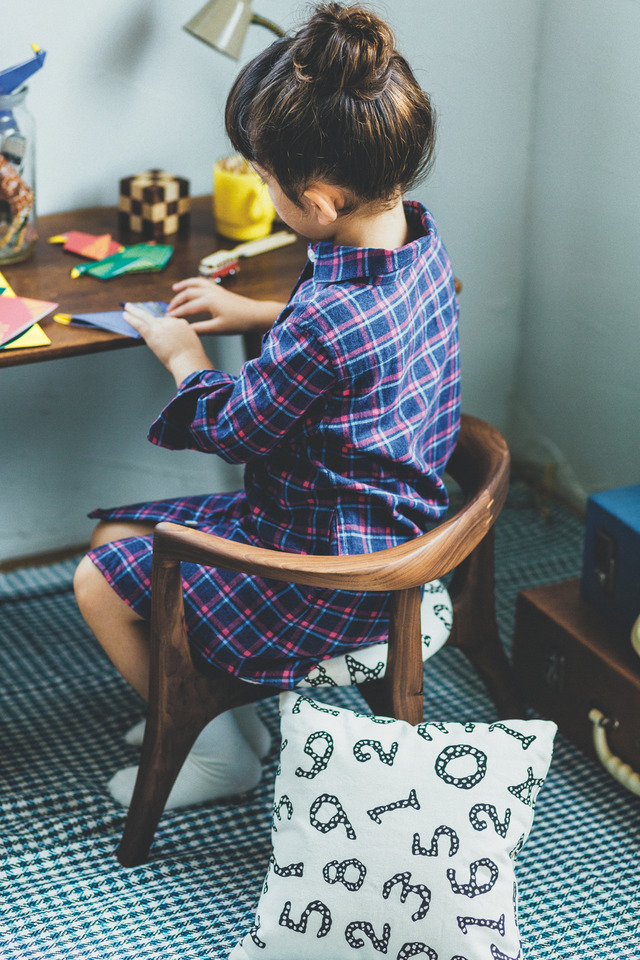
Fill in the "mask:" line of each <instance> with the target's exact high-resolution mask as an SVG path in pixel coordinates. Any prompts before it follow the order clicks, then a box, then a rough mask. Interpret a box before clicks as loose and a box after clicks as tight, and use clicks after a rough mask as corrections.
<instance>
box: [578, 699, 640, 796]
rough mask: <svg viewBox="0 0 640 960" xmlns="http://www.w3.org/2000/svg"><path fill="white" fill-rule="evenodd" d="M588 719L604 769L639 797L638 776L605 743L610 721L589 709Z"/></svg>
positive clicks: (639, 784) (598, 712) (639, 783)
mask: <svg viewBox="0 0 640 960" xmlns="http://www.w3.org/2000/svg"><path fill="white" fill-rule="evenodd" d="M589 720H591V723H592V724H593V746H594V749H595V751H596V754H597V755H598V759H599V760H600V763H601V764H602V766H603V767H604V768H605V770H606V771H607V772H608V773H610V774H611V776H612V777H613V778H614V780H617V781H618V783H621V784H622V786H623V787H626V788H627V790H630V791H631V793H634V794H635V795H636V796H637V797H640V776H638V774H637V773H636V772H635V770H633V769H632V768H631V767H630V766H629V764H628V763H623V761H622V760H621V759H620V757H616V756H615V754H613V753H611V750H610V749H609V744H608V743H607V730H606V728H607V726H608V725H609V723H610V721H608V720H607V718H606V717H605V716H604V714H602V713H600V711H599V710H596V709H595V707H594V709H593V710H590V711H589Z"/></svg>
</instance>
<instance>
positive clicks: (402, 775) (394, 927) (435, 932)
mask: <svg viewBox="0 0 640 960" xmlns="http://www.w3.org/2000/svg"><path fill="white" fill-rule="evenodd" d="M280 713H281V722H282V746H281V760H280V769H279V771H278V774H277V776H276V782H275V802H274V807H273V829H272V842H273V853H272V856H271V860H270V863H269V868H268V871H267V876H266V879H265V882H264V887H263V890H262V894H261V897H260V902H259V904H258V908H257V913H256V918H255V923H254V925H253V927H252V929H251V930H250V932H249V933H248V934H247V936H246V937H245V938H244V940H243V942H242V943H240V944H238V945H237V946H236V947H235V948H234V950H233V951H232V952H231V954H230V960H343V958H349V960H351V958H353V960H372V958H376V957H378V956H380V957H381V958H382V957H388V958H391V960H409V958H413V957H416V958H419V960H516V958H520V957H521V947H520V935H519V931H518V922H517V887H516V879H515V874H514V869H513V860H514V859H515V857H516V855H517V853H518V852H519V851H520V849H521V848H522V845H523V844H524V842H525V840H526V838H527V836H528V834H529V830H530V829H531V824H532V821H533V811H534V803H535V799H536V795H537V793H538V791H539V789H540V787H541V785H542V783H543V781H544V779H545V776H546V774H547V771H548V769H549V764H550V762H551V756H552V749H553V738H554V736H555V733H556V726H555V724H553V723H551V722H549V721H545V720H508V721H504V722H496V723H430V722H425V723H421V724H420V725H419V726H417V727H412V726H410V725H409V724H407V723H404V722H403V721H399V720H387V719H384V718H381V717H371V716H365V715H362V714H357V713H353V712H351V711H349V710H344V709H340V708H337V707H332V706H327V705H324V704H320V703H317V702H315V701H313V700H311V699H309V698H308V697H306V696H301V695H300V694H298V693H296V692H287V693H284V694H282V696H281V698H280Z"/></svg>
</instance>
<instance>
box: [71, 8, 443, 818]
mask: <svg viewBox="0 0 640 960" xmlns="http://www.w3.org/2000/svg"><path fill="white" fill-rule="evenodd" d="M226 128H227V133H228V135H229V137H230V139H231V142H232V144H233V146H234V148H235V149H236V150H237V151H238V152H239V153H240V154H242V155H243V156H244V157H246V159H247V160H248V161H249V162H250V163H251V164H252V165H253V166H254V168H255V169H256V170H257V171H258V173H259V174H260V176H261V177H263V178H264V180H265V181H266V184H267V186H268V189H269V192H270V194H271V197H272V200H273V203H274V206H275V208H276V210H277V212H278V214H279V215H280V217H281V218H282V220H283V221H284V222H285V223H286V224H288V225H289V227H291V229H292V230H294V231H296V232H298V233H300V234H302V235H303V236H305V237H307V238H308V239H309V240H310V241H311V243H310V246H309V260H308V262H307V265H306V267H305V268H304V270H303V273H302V275H301V277H300V279H299V281H298V283H297V285H296V287H295V289H294V291H293V293H292V295H291V298H290V300H289V302H288V303H287V304H286V305H282V304H276V303H266V302H259V303H258V302H255V301H251V300H248V299H247V298H244V297H241V296H238V295H237V294H234V293H231V292H229V291H227V290H224V289H221V288H220V287H218V286H216V285H215V284H212V283H210V282H209V281H206V280H204V279H202V278H197V279H190V280H185V281H183V282H181V283H178V284H176V286H175V288H174V290H175V296H174V298H173V300H172V302H171V304H170V307H169V311H168V315H167V316H165V317H161V318H155V317H149V316H146V315H145V314H143V313H141V312H138V311H136V310H134V309H133V308H131V309H130V310H129V312H128V313H127V319H128V320H129V322H130V323H131V324H132V325H133V326H134V327H135V328H136V329H137V330H138V331H139V332H140V333H141V334H142V336H143V338H144V339H145V341H146V343H147V344H148V346H149V347H150V348H151V350H152V351H153V352H154V353H155V354H156V356H157V357H158V359H159V360H160V361H161V362H162V363H163V364H164V365H165V366H166V367H167V369H168V370H169V371H170V372H171V373H172V374H173V376H174V378H175V381H176V385H177V394H176V396H175V397H174V399H173V400H171V402H170V403H169V404H168V406H167V407H166V408H165V409H164V410H163V411H162V413H161V415H160V417H159V418H158V420H156V421H155V423H154V424H152V426H151V430H150V434H149V439H150V440H151V441H152V442H153V443H157V444H160V445H161V446H165V447H169V448H170V449H174V450H175V449H185V448H190V449H198V450H203V451H205V452H209V453H216V454H218V455H219V456H221V457H223V458H224V459H225V460H228V461H230V462H233V463H245V464H246V467H245V482H244V490H243V491H242V492H240V493H236V494H224V495H215V496H200V497H189V498H186V499H180V500H173V501H165V502H160V503H150V504H149V503H147V504H140V505H136V506H129V507H123V508H120V509H114V510H98V511H95V512H94V514H92V516H96V517H98V518H100V521H101V522H100V523H99V525H98V527H97V529H96V531H95V533H94V536H93V539H92V549H91V551H90V553H89V554H88V555H87V557H85V558H84V559H83V561H82V562H81V564H80V566H79V568H78V572H77V576H76V595H77V598H78V603H79V605H80V609H81V611H82V614H83V616H84V618H85V620H86V621H87V623H88V625H89V626H90V627H91V629H92V630H93V632H94V633H95V635H96V637H97V638H98V640H99V642H100V643H101V644H102V646H103V647H104V649H105V650H106V652H107V654H108V655H109V657H110V658H111V660H112V661H113V663H114V664H115V665H116V667H117V668H118V670H119V671H120V672H121V673H122V675H123V676H124V677H125V678H126V679H127V680H128V681H129V683H130V684H132V686H133V687H134V688H135V689H136V690H137V691H138V692H139V693H140V694H142V696H143V697H144V696H146V694H147V687H148V673H149V653H148V621H149V616H150V579H151V554H152V530H153V525H154V524H155V523H157V522H158V521H160V520H172V521H174V522H178V523H186V524H190V525H193V526H196V527H198V529H200V530H203V531H209V532H212V533H216V534H218V535H220V536H223V537H227V538H231V539H234V540H239V541H241V542H244V543H252V544H258V545H261V546H264V547H269V548H271V549H276V550H288V551H299V552H301V553H310V554H351V553H364V552H370V551H374V550H381V549H384V548H386V547H390V546H392V545H394V544H397V543H400V542H402V541H404V540H407V539H409V538H413V537H416V536H418V535H420V534H421V533H423V532H424V531H425V530H426V528H427V526H428V524H429V523H430V522H431V521H432V520H433V519H434V518H435V517H438V516H439V515H440V514H441V513H442V512H443V511H444V510H445V508H446V506H447V494H446V489H445V487H444V484H443V481H442V472H443V470H444V467H445V465H446V462H447V460H448V458H449V455H450V454H451V452H452V450H453V447H454V445H455V441H456V437H457V431H458V420H459V368H458V340H457V301H456V296H455V291H454V281H453V274H452V271H451V266H450V263H449V260H448V258H447V254H446V252H445V249H444V247H443V245H442V243H441V241H440V238H439V236H438V233H437V230H436V226H435V224H434V222H433V219H432V217H431V215H430V214H429V212H428V211H427V210H426V209H425V208H424V207H423V206H421V205H420V204H419V203H416V202H413V203H403V194H404V192H405V191H406V190H407V188H408V187H409V186H410V185H412V184H413V183H414V182H415V181H416V179H417V178H418V177H419V175H421V174H422V173H424V172H425V170H426V169H427V167H428V166H429V162H430V160H431V158H432V155H433V149H434V118H433V114H432V110H431V106H430V103H429V100H428V98H427V97H426V95H425V94H424V93H423V91H422V90H421V89H420V87H419V86H418V84H417V83H416V80H415V78H414V76H413V74H412V72H411V70H410V68H409V66H408V64H407V63H406V61H405V60H404V59H403V57H401V56H400V54H399V53H398V52H397V51H396V50H395V48H394V39H393V35H392V33H391V31H390V29H389V27H388V26H387V25H386V24H385V23H384V22H383V21H382V20H380V19H379V18H378V17H377V16H375V15H374V14H372V13H370V12H368V11H366V10H364V9H362V8H360V7H344V6H341V5H340V4H338V3H327V4H323V5H321V6H319V7H318V8H317V9H316V11H315V13H314V14H313V15H312V16H311V18H310V19H309V20H308V21H307V22H306V23H305V24H304V26H302V28H301V29H300V30H298V32H297V33H296V34H295V35H293V36H289V37H285V38H284V39H282V40H278V41H276V42H275V43H274V44H273V45H272V46H271V47H269V48H268V49H267V50H266V51H265V52H264V53H262V54H260V55H259V56H258V57H256V58H255V59H254V60H253V61H252V62H251V63H249V64H248V66H246V67H245V68H244V69H243V70H242V72H241V73H240V75H239V77H238V78H237V80H236V82H235V84H234V86H233V89H232V90H231V93H230V95H229V99H228V102H227V109H226ZM203 310H206V311H207V312H208V313H209V314H210V319H209V320H206V321H201V322H198V323H194V324H192V325H189V323H188V321H187V320H186V319H184V318H185V317H187V316H189V315H191V314H196V313H200V312H202V311H203ZM249 329H260V330H262V331H264V337H263V342H262V352H261V355H260V356H259V357H258V358H257V359H256V360H252V361H249V362H247V363H246V364H245V365H244V366H243V368H242V370H241V372H240V374H239V376H237V377H232V376H229V375H227V374H225V373H222V372H221V371H219V370H216V369H214V367H213V365H212V363H211V361H210V360H209V358H208V357H207V355H206V353H205V352H204V349H203V347H202V344H201V341H200V339H199V337H198V334H199V333H238V332H243V331H246V330H249ZM183 581H184V595H185V613H186V621H187V629H188V634H189V639H190V642H191V643H192V645H193V648H194V651H195V654H196V655H197V656H200V657H202V658H204V659H205V660H207V661H209V662H210V663H212V664H214V665H215V666H216V667H218V668H220V669H222V670H226V671H229V672H231V673H234V674H236V675H238V676H240V677H244V678H246V679H249V680H253V681H256V682H259V683H270V684H276V685H279V686H281V687H283V688H287V687H293V686H295V684H296V683H297V682H298V680H299V679H300V678H302V677H303V676H305V675H306V674H307V673H308V672H309V671H310V670H311V669H312V668H313V667H314V665H315V664H316V663H318V662H319V661H320V660H322V659H324V658H327V657H332V656H337V655H338V654H340V653H344V652H345V651H347V650H349V649H352V648H353V647H355V646H357V645H362V644H372V643H378V642H380V641H382V640H385V639H386V637H387V623H388V613H387V603H388V601H387V598H386V597H385V596H383V595H380V594H375V593H371V594H356V593H347V592H344V591H330V590H319V589H310V588H305V587H296V586H289V585H285V584H281V583H275V582H272V581H264V580H260V579H258V578H251V577H246V576H241V575H238V574H235V573H231V572H228V571H226V570H216V569H210V568H202V567H197V566H195V565H187V564H185V565H183ZM137 738H139V731H138V730H136V731H134V733H133V734H132V735H131V736H130V738H129V739H130V742H132V741H133V740H135V739H137ZM267 749H268V738H267V737H266V736H265V730H264V728H263V727H262V726H261V724H260V721H259V720H258V718H257V714H256V713H255V711H254V710H253V709H252V708H243V709H242V710H238V711H231V712H229V713H227V714H223V715H222V716H220V717H218V718H216V720H214V721H213V722H212V723H211V724H210V725H209V726H208V727H207V728H206V729H205V730H204V731H203V733H202V734H201V735H200V737H199V738H198V740H197V741H196V744H195V745H194V748H193V750H192V752H191V754H190V756H189V758H188V760H187V762H186V763H185V765H184V767H183V769H182V772H181V774H180V776H179V777H178V780H177V781H176V784H175V786H174V789H173V791H172V793H171V796H170V798H169V803H168V806H172V807H176V806H180V805H183V804H188V803H193V802H198V801H203V800H211V799H215V798H217V797H222V796H228V795H230V794H233V793H237V792H240V791H242V790H246V789H248V788H250V787H252V786H253V785H255V784H256V783H257V781H258V779H259V777H260V769H261V768H260V763H259V757H260V756H261V755H263V754H264V752H265V751H266V750H267ZM135 776H136V768H135V767H132V768H128V769H127V770H124V771H120V773H118V774H116V776H115V777H114V779H113V780H112V781H111V784H110V789H111V791H112V793H113V795H114V796H115V797H116V798H117V799H119V800H120V801H121V802H123V803H128V802H129V799H130V796H131V792H132V790H133V784H134V782H135Z"/></svg>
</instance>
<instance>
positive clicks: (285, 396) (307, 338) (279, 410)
mask: <svg viewBox="0 0 640 960" xmlns="http://www.w3.org/2000/svg"><path fill="white" fill-rule="evenodd" d="M298 310H299V314H298V315H296V314H295V312H291V311H290V310H288V311H285V315H281V317H280V318H279V320H278V321H277V323H276V325H275V326H274V328H273V329H272V330H271V331H270V332H269V333H268V334H267V335H266V337H265V339H264V342H263V349H262V353H261V355H260V357H258V358H257V359H256V360H251V361H249V362H248V363H245V364H244V366H243V367H242V370H241V371H240V374H239V375H238V376H237V377H232V376H230V375H229V374H226V373H222V372H220V371H217V370H201V371H198V372H196V373H194V374H192V375H191V376H190V377H188V378H187V379H186V380H185V381H184V382H183V383H182V384H181V385H180V387H179V389H178V393H177V395H176V397H175V398H174V399H173V400H172V401H171V402H170V403H169V404H168V405H167V406H166V407H165V409H164V410H163V411H162V413H161V415H160V416H159V417H158V419H157V420H156V421H155V422H154V423H153V424H152V426H151V428H150V431H149V439H150V440H151V442H152V443H156V444H158V445H160V446H164V447H169V448H171V449H174V450H181V449H194V450H202V451H205V452H207V453H217V454H218V455H219V456H221V457H222V458H223V459H225V460H227V461H228V462H230V463H248V462H249V461H250V460H252V459H254V458H255V457H261V456H265V455H266V454H268V453H269V452H270V451H272V450H273V448H274V447H276V446H277V445H278V444H279V443H280V442H281V441H282V440H283V438H284V437H286V436H287V434H289V433H290V432H291V431H292V430H298V429H299V427H300V422H301V419H302V418H303V417H304V416H305V414H306V413H307V412H308V411H309V409H310V407H311V406H312V405H313V404H314V403H316V402H317V401H318V400H320V398H321V397H322V395H323V394H324V393H326V392H327V391H328V390H329V389H330V388H331V386H332V384H333V383H334V381H335V371H334V365H333V362H332V358H331V357H330V356H329V350H327V349H326V347H325V346H324V345H322V344H321V343H320V340H319V338H318V336H317V330H315V331H314V330H312V326H313V325H314V321H317V319H318V318H314V317H313V316H312V315H310V312H309V311H308V310H305V309H302V308H298ZM317 325H318V326H319V324H317Z"/></svg>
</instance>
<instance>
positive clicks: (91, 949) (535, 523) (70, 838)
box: [0, 485, 640, 960]
mask: <svg viewBox="0 0 640 960" xmlns="http://www.w3.org/2000/svg"><path fill="white" fill-rule="evenodd" d="M581 546H582V525H581V524H580V522H579V521H578V520H577V519H576V518H575V517H573V516H572V515H571V514H570V513H568V512H566V511H564V510H562V509H560V508H558V507H556V506H551V508H550V512H549V515H548V517H546V518H545V517H543V516H542V515H541V513H540V512H539V511H538V510H537V509H536V507H535V505H534V504H533V503H532V501H531V498H530V495H529V493H528V492H527V490H526V489H525V488H524V487H519V486H517V485H516V486H514V487H513V488H512V490H511V493H510V496H509V501H508V505H507V507H506V508H505V510H504V512H503V514H502V516H501V518H500V520H499V522H498V526H497V564H496V581H497V602H498V614H499V621H500V627H501V632H502V634H503V638H504V640H505V643H506V644H507V645H508V643H509V640H510V637H511V634H512V630H513V615H514V606H515V598H516V594H517V592H518V591H519V590H521V589H523V588H524V587H527V586H533V585H535V584H538V583H545V582H551V581H555V580H562V579H566V578H568V577H571V576H575V575H577V574H578V573H579V570H580V555H581ZM74 567H75V563H73V562H67V563H60V564H55V565H52V566H49V567H40V568H37V569H25V570H19V571H16V572H14V573H10V574H4V575H2V576H0V661H1V662H0V698H1V699H0V702H1V704H2V707H1V710H0V844H1V851H2V852H1V867H0V958H2V960H40V958H42V960H44V958H47V960H79V958H82V960H134V958H135V960H178V958H179V960H192V958H193V960H196V958H197V960H202V958H213V960H216V958H225V957H226V956H227V954H228V953H229V951H230V950H231V948H232V947H233V945H234V944H235V943H236V942H237V941H238V940H239V939H241V938H242V936H243V935H244V934H245V933H246V931H247V930H248V928H249V926H250V925H251V922H252V918H253V911H254V909H255V905H256V902H257V899H258V895H259V892H260V888H261V884H262V879H263V875H264V872H265V869H266V866H267V862H268V859H269V853H270V847H269V831H270V811H271V804H272V789H273V778H274V775H275V768H276V765H277V759H278V757H277V753H278V748H277V744H278V731H277V726H278V723H277V712H276V704H275V703H274V702H266V703H265V704H263V705H262V706H261V711H262V716H263V718H264V720H265V722H266V723H267V725H268V726H269V728H270V730H271V732H272V734H273V741H274V745H273V748H272V750H271V753H270V756H269V758H268V759H267V761H266V763H265V772H264V776H263V779H262V782H261V784H260V785H259V786H258V787H257V788H256V789H255V790H254V791H252V792H251V793H249V794H247V795H245V796H243V797H241V798H240V799H238V800H235V801H234V802H222V803H216V804H210V805H204V806H200V807H194V808H192V809H189V810H182V811H173V812H169V813H165V814H164V816H163V817H162V820H161V823H160V826H159V829H158V832H157V835H156V840H155V843H154V846H153V848H152V856H151V859H150V860H149V862H148V863H147V864H145V865H143V866H140V867H136V868H133V869H125V868H124V867H121V866H120V865H119V864H118V863H117V861H116V859H115V850H116V847H117V844H118V841H119V838H120V835H121V833H122V828H123V824H124V811H123V809H122V808H121V807H119V806H118V805H117V804H116V803H115V802H114V801H113V800H112V799H111V797H110V796H109V794H108V792H107V789H106V784H107V781H108V779H109V778H110V777H111V775H112V774H113V772H114V771H115V770H117V769H118V768H119V767H122V766H125V765H128V764H131V763H134V762H135V761H136V750H135V749H133V748H132V747H129V746H127V744H125V742H124V740H123V736H124V733H125V731H126V730H127V729H128V728H129V727H130V726H131V725H132V724H133V723H135V722H136V721H137V720H138V719H140V718H141V717H142V716H143V709H144V708H143V703H142V701H141V700H140V699H139V698H138V697H137V696H136V695H135V694H134V693H133V692H132V691H131V690H130V689H129V688H128V687H127V686H126V684H125V683H124V682H123V681H122V680H121V679H120V678H119V676H118V675H117V674H116V672H115V671H114V669H113V668H112V667H111V666H110V664H109V663H108V661H107V660H106V658H105V657H104V655H103V654H102V652H101V651H100V650H99V648H98V647H97V645H96V643H95V641H94V640H93V639H92V638H91V636H90V635H89V632H88V630H87V628H86V627H85V626H84V624H83V622H82V620H81V618H80V616H79V614H78V611H77V608H76V606H75V602H74V599H73V592H72V588H71V581H72V576H73V570H74ZM425 679H426V682H425V691H426V696H425V715H426V717H427V718H428V719H432V720H444V721H447V720H477V721H491V720H494V719H496V714H495V711H494V708H493V706H492V704H491V702H490V700H489V699H488V697H487V694H486V693H485V691H484V688H483V687H482V686H481V684H480V683H479V681H478V680H477V678H476V677H475V675H474V673H473V671H472V670H471V669H470V668H469V667H468V666H467V664H466V661H465V660H464V658H463V657H462V656H461V655H460V654H459V653H458V652H457V651H454V650H447V649H445V650H443V651H441V653H439V654H438V655H437V656H436V657H435V658H434V660H432V661H429V662H428V663H427V664H426V667H425ZM326 696H327V698H329V695H328V694H327V695H326ZM331 699H333V700H334V702H336V703H338V704H339V705H341V706H346V707H355V708H357V709H361V706H362V702H361V701H360V700H359V697H358V694H357V693H356V692H353V691H350V690H338V691H332V692H331ZM639 850H640V818H639V817H638V800H637V798H634V797H632V796H631V795H630V794H628V793H626V792H625V791H624V790H623V789H622V788H621V787H619V786H618V785H617V784H616V783H614V782H613V781H612V780H611V779H610V778H609V777H608V775H607V774H606V773H604V771H602V770H601V769H600V768H599V767H598V766H597V765H596V764H595V763H593V762H592V761H591V760H589V759H587V758H586V757H584V756H583V755H582V754H580V753H579V752H578V751H577V750H576V749H575V748H573V747H572V746H571V745H570V744H569V743H568V742H567V741H566V740H565V739H564V738H563V737H562V736H559V737H558V739H557V744H556V752H555V757H554V761H553V764H552V766H551V772H550V775H549V777H548V779H547V782H546V785H545V786H544V788H543V790H542V792H541V794H540V798H539V801H538V806H537V814H536V820H535V822H534V827H533V831H532V835H531V837H530V838H529V841H528V843H527V845H526V846H525V848H524V850H523V851H522V853H521V855H520V857H519V859H518V861H517V873H518V878H519V884H520V923H521V928H522V933H523V940H524V952H525V956H526V957H527V960H557V958H559V957H562V958H563V960H618V958H619V960H630V958H633V957H638V956H640V895H639V894H638V866H637V864H638V851H639ZM445 960H448V958H445Z"/></svg>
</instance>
